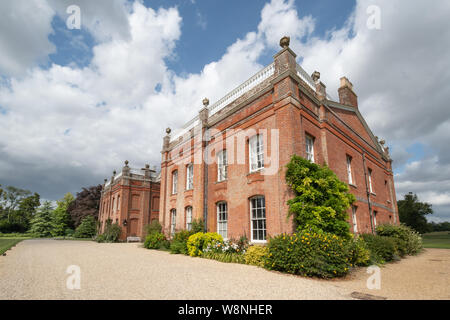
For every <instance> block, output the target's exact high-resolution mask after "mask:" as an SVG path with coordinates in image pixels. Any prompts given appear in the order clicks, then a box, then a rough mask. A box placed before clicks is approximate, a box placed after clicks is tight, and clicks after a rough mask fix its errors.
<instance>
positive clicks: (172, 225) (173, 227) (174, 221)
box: [170, 209, 177, 236]
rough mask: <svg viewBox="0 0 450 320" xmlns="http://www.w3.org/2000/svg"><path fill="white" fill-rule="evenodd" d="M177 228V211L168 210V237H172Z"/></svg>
mask: <svg viewBox="0 0 450 320" xmlns="http://www.w3.org/2000/svg"><path fill="white" fill-rule="evenodd" d="M176 226H177V210H176V209H172V210H170V235H171V236H173V235H174V234H175V230H176Z"/></svg>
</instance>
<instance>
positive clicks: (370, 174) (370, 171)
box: [368, 169, 374, 193]
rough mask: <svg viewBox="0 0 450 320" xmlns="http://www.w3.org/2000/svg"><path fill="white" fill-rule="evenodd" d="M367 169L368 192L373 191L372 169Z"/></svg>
mask: <svg viewBox="0 0 450 320" xmlns="http://www.w3.org/2000/svg"><path fill="white" fill-rule="evenodd" d="M368 171H369V191H370V193H374V192H373V187H372V169H368Z"/></svg>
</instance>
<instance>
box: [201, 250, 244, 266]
mask: <svg viewBox="0 0 450 320" xmlns="http://www.w3.org/2000/svg"><path fill="white" fill-rule="evenodd" d="M202 258H206V259H213V260H217V261H220V262H226V263H242V264H243V263H245V259H244V255H242V254H239V253H234V252H213V251H205V252H203V253H202Z"/></svg>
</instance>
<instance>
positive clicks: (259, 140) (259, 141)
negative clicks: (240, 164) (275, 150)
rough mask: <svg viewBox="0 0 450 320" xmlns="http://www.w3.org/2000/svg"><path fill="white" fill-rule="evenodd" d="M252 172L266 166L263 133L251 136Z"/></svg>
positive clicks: (250, 155)
mask: <svg viewBox="0 0 450 320" xmlns="http://www.w3.org/2000/svg"><path fill="white" fill-rule="evenodd" d="M248 147H249V153H248V154H249V164H250V172H256V171H258V170H261V169H263V168H264V142H263V135H262V134H257V135H254V136H253V137H251V138H250V140H249V143H248Z"/></svg>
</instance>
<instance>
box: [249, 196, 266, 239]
mask: <svg viewBox="0 0 450 320" xmlns="http://www.w3.org/2000/svg"><path fill="white" fill-rule="evenodd" d="M250 220H251V224H250V227H251V236H252V239H251V240H252V241H253V242H266V237H267V231H266V199H265V198H264V196H256V197H253V198H251V199H250Z"/></svg>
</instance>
